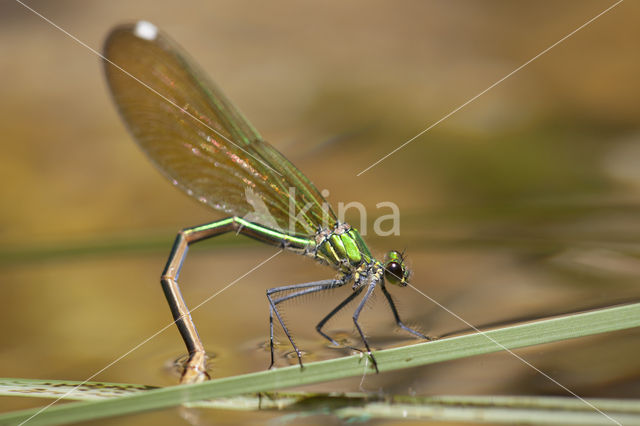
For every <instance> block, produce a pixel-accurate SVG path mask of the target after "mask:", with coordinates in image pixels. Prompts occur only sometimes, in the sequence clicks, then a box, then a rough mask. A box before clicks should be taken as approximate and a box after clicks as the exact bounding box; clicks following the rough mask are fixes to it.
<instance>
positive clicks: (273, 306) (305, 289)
mask: <svg viewBox="0 0 640 426" xmlns="http://www.w3.org/2000/svg"><path fill="white" fill-rule="evenodd" d="M346 281H347V278H346V277H345V278H342V279H333V280H322V281H315V282H311V283H304V284H294V285H287V286H283V287H276V288H271V289H269V290H267V299H268V300H269V347H270V349H271V363H270V364H269V368H272V367H273V364H274V362H275V359H274V355H273V314H274V313H275V315H276V318H278V322H280V325H281V326H282V329H283V330H284V333H285V334H286V335H287V338H288V339H289V342H291V345H292V346H293V349H294V350H295V351H296V355H297V356H298V363H299V364H300V368H302V353H301V352H300V349H298V347H297V346H296V344H295V343H294V341H293V337H291V333H290V332H289V329H288V328H287V326H286V325H285V323H284V320H283V319H282V316H281V315H280V312H279V311H278V307H277V305H278V304H280V303H282V302H284V301H287V300H291V299H294V298H296V297H300V296H304V295H305V294H311V293H316V292H318V291H323V290H330V289H332V288H336V287H341V286H343V285H344V284H345V282H346ZM289 291H293V293H290V294H287V295H286V296H282V297H279V298H276V299H274V297H273V296H274V295H275V294H277V293H282V292H289Z"/></svg>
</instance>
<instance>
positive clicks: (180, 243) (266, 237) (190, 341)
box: [161, 217, 308, 383]
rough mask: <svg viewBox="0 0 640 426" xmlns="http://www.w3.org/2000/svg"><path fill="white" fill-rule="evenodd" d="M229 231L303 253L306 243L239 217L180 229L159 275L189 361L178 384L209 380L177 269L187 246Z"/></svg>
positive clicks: (204, 359) (205, 359)
mask: <svg viewBox="0 0 640 426" xmlns="http://www.w3.org/2000/svg"><path fill="white" fill-rule="evenodd" d="M231 231H236V232H238V233H241V234H244V235H247V236H249V237H252V238H255V239H258V240H260V241H263V242H266V243H268V244H272V245H280V246H282V247H290V248H294V249H299V250H305V247H306V244H308V241H307V240H304V239H297V238H295V237H291V236H288V235H286V234H283V233H280V232H278V231H274V230H272V229H269V228H265V227H263V226H261V225H258V224H255V223H251V222H247V221H246V220H244V219H242V218H239V217H230V218H227V219H223V220H220V221H217V222H213V223H209V224H206V225H202V226H196V227H194V228H188V229H184V230H182V231H180V232H179V233H178V236H177V237H176V241H175V243H174V245H173V249H172V250H171V254H170V255H169V260H168V261H167V266H166V267H165V269H164V272H163V273H162V278H161V282H162V289H163V290H164V294H165V296H166V297H167V301H168V302H169V307H170V308H171V313H172V314H173V319H174V321H175V323H176V325H177V326H178V330H179V331H180V335H181V336H182V339H183V340H184V343H185V345H186V346H187V350H188V351H189V360H188V361H187V364H186V366H185V369H184V372H183V373H182V378H181V379H180V383H197V382H202V381H204V380H207V379H208V378H209V375H208V374H207V371H206V370H207V369H206V364H207V356H206V353H205V350H204V346H203V344H202V341H201V340H200V337H199V336H198V332H197V330H196V326H195V325H194V323H193V319H192V318H191V313H190V311H189V309H188V308H187V305H186V303H185V302H184V298H183V297H182V294H181V293H180V287H179V286H178V276H179V275H180V268H181V267H182V263H183V262H184V259H185V257H186V255H187V250H188V249H189V245H190V244H192V243H195V242H198V241H202V240H205V239H207V238H211V237H214V236H216V235H220V234H224V233H226V232H231Z"/></svg>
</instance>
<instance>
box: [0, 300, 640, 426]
mask: <svg viewBox="0 0 640 426" xmlns="http://www.w3.org/2000/svg"><path fill="white" fill-rule="evenodd" d="M637 326H640V303H636V304H631V305H623V306H616V307H611V308H606V309H600V310H596V311H590V312H585V313H579V314H572V315H567V316H563V317H558V318H551V319H546V320H540V321H536V322H531V323H527V324H520V325H515V326H509V327H504V328H499V329H495V330H490V331H487V332H485V333H484V335H483V334H477V333H475V334H469V335H465V336H458V337H453V338H448V339H442V340H437V341H434V342H427V343H421V344H417V345H412V346H405V347H402V348H393V349H387V350H382V351H377V352H376V358H377V360H378V366H379V368H380V371H381V372H384V371H391V370H397V369H402V368H408V367H416V366H420V365H426V364H431V363H436V362H441V361H447V360H452V359H458V358H463V357H468V356H473V355H479V354H485V353H491V352H497V351H500V350H501V349H502V348H501V347H500V346H497V345H496V344H495V343H494V342H493V341H491V340H489V339H488V338H487V336H489V337H490V338H491V339H493V340H495V341H497V342H499V343H500V344H501V345H503V346H504V347H506V348H509V349H515V348H521V347H525V346H531V345H537V344H542V343H549V342H555V341H559V340H567V339H572V338H576V337H582V336H588V335H592V334H598V333H604V332H608V331H614V330H622V329H628V328H632V327H637ZM365 371H367V372H368V373H369V374H371V363H367V362H366V358H361V357H359V356H350V357H344V358H340V359H335V360H329V361H321V362H315V363H309V364H306V365H305V369H304V370H302V371H301V370H300V369H299V367H297V366H292V367H286V368H280V369H276V370H271V371H261V372H258V373H252V374H246V375H242V376H235V377H226V378H222V379H215V380H211V381H209V382H206V383H198V384H194V385H183V386H171V387H166V388H160V389H154V390H149V391H145V392H139V393H136V394H134V395H130V396H123V397H120V398H111V399H107V400H102V401H83V402H76V403H69V404H64V405H56V406H53V407H51V408H49V409H47V410H45V411H43V412H42V413H40V414H39V415H38V416H37V417H35V418H33V419H32V420H30V421H29V424H30V425H35V424H59V423H69V422H74V421H82V420H90V419H97V418H103V417H110V416H116V415H124V414H131V413H137V412H142V411H149V410H154V409H160V408H166V407H172V406H177V405H180V404H183V403H186V402H193V401H199V400H202V399H210V398H216V397H229V396H235V395H240V394H246V393H253V392H265V391H273V390H276V389H282V388H287V387H292V386H301V385H306V384H311V383H319V382H324V381H329V380H335V379H340V378H345V377H353V376H361V375H362V374H363V373H364V372H365ZM37 411H38V410H37V409H35V410H34V409H32V410H25V411H19V412H14V413H7V414H4V415H2V416H0V423H1V424H7V423H9V424H13V423H18V422H20V421H23V420H26V419H27V418H29V417H30V416H32V415H34V414H35V413H36V412H37Z"/></svg>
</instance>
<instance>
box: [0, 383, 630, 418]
mask: <svg viewBox="0 0 640 426" xmlns="http://www.w3.org/2000/svg"><path fill="white" fill-rule="evenodd" d="M78 385H80V386H81V387H80V389H81V391H79V392H74V393H72V394H71V395H69V397H68V398H69V399H77V400H96V399H104V398H116V397H118V396H125V395H133V394H135V393H139V392H144V391H147V390H151V389H154V388H152V387H147V386H143V385H131V384H119V383H100V382H89V383H84V384H81V382H72V381H59V380H27V379H0V395H5V396H17V395H19V396H32V397H39V398H58V397H60V396H62V395H64V393H65V392H67V391H69V390H71V389H72V388H73V387H74V386H78ZM589 403H590V404H593V405H594V406H595V407H597V408H598V409H599V410H601V411H603V412H606V413H607V415H609V416H612V417H613V418H615V419H616V420H617V421H619V422H621V423H622V424H625V425H628V424H640V401H634V400H616V399H589ZM187 405H188V406H189V407H197V408H210V409H218V410H225V409H226V410H244V411H251V410H278V411H285V412H299V411H302V410H304V412H305V413H313V412H323V413H326V412H327V410H328V409H329V410H331V413H332V414H333V415H335V416H337V417H340V418H342V419H345V420H347V419H357V418H360V419H364V418H366V419H374V418H377V419H381V418H384V419H396V420H400V419H403V420H444V421H477V420H478V419H483V421H484V422H496V423H507V424H514V423H524V424H531V423H554V424H559V423H561V424H579V425H583V424H606V423H607V422H608V420H607V419H606V418H605V417H603V416H602V414H600V413H598V412H597V411H594V410H593V409H592V408H591V407H589V406H588V405H586V404H584V403H583V402H582V401H580V400H578V399H576V398H570V397H538V396H536V397H523V396H436V397H411V396H392V395H377V394H365V393H355V392H353V393H335V394H325V393H308V392H282V393H270V392H266V393H262V394H261V395H260V396H258V395H239V396H235V397H229V398H216V399H209V400H205V401H196V402H191V403H188V404H187Z"/></svg>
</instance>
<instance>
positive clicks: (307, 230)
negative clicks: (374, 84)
mask: <svg viewBox="0 0 640 426" xmlns="http://www.w3.org/2000/svg"><path fill="white" fill-rule="evenodd" d="M104 69H105V73H106V78H107V82H108V85H109V88H110V89H111V93H112V95H113V99H114V100H115V103H116V105H117V108H118V110H119V112H120V115H121V116H122V118H123V120H124V122H125V123H126V126H127V127H128V129H129V131H130V133H131V134H132V135H133V138H134V139H135V140H136V141H137V143H138V144H139V145H140V147H141V148H142V150H143V151H144V152H145V153H146V154H147V156H149V158H151V160H152V161H153V162H154V163H155V165H156V166H157V168H158V169H160V171H161V172H162V173H163V174H164V175H165V176H166V177H167V178H169V180H171V182H173V184H174V185H175V186H177V187H178V188H180V189H181V190H183V191H185V192H186V193H187V194H188V195H190V196H192V197H195V198H196V199H198V200H199V201H201V202H203V203H205V204H208V205H209V206H211V207H212V208H214V209H216V210H220V211H223V212H225V213H227V214H230V215H231V217H229V218H227V219H223V220H218V221H215V222H212V223H208V224H205V225H201V226H196V227H192V228H186V229H183V230H182V231H180V232H179V233H178V236H177V238H176V240H175V243H174V246H173V249H172V251H171V254H170V256H169V260H168V262H167V265H166V267H165V269H164V272H163V273H162V278H161V283H162V288H163V290H164V293H165V295H166V298H167V301H168V302H169V306H170V308H171V312H172V314H173V318H174V320H175V322H176V324H177V326H178V329H179V331H180V334H181V336H182V338H183V340H184V342H185V344H186V347H187V350H188V352H189V358H188V361H187V364H186V366H185V369H184V372H183V374H182V378H181V382H182V383H193V382H199V381H203V380H205V379H207V378H209V375H208V374H207V371H206V357H207V356H206V353H205V350H204V346H203V344H202V341H201V340H200V338H199V336H198V333H197V331H196V327H195V325H194V323H193V320H192V318H191V316H190V313H189V309H188V308H187V305H186V304H185V302H184V299H183V297H182V294H181V292H180V288H179V286H178V282H177V280H178V275H179V273H180V268H181V266H182V263H183V261H184V259H185V256H186V253H187V249H188V246H189V245H190V244H193V243H195V242H198V241H202V240H204V239H207V238H211V237H214V236H216V235H220V234H223V233H227V232H236V233H239V234H243V235H246V236H249V237H252V238H255V239H257V240H259V241H262V242H264V243H267V244H271V245H274V246H280V247H282V248H283V249H284V250H287V251H291V252H294V253H298V254H301V255H303V256H306V257H311V258H312V259H314V260H316V261H318V262H320V263H323V264H326V265H329V266H331V267H333V268H334V269H335V270H336V271H337V275H336V277H335V278H333V279H325V280H320V281H315V282H310V283H304V284H294V285H287V286H283V287H276V288H272V289H270V290H268V291H267V299H268V302H269V324H270V336H269V338H270V349H271V364H270V366H269V368H271V367H272V366H273V365H274V349H273V343H274V337H273V317H274V315H275V317H276V318H277V320H278V321H279V323H280V325H281V326H282V329H283V330H284V332H285V334H286V335H287V337H288V338H289V341H290V342H291V345H292V346H293V348H294V350H295V352H296V354H297V356H298V361H299V363H300V366H301V367H302V353H301V352H300V350H299V349H298V347H297V346H296V344H295V343H294V341H293V339H292V337H291V334H290V333H289V330H288V329H287V326H286V325H285V322H284V321H283V319H282V316H281V314H280V311H279V310H278V305H279V304H280V303H282V302H284V301H286V300H291V299H294V298H296V297H299V296H303V295H307V294H310V293H316V292H320V291H323V290H329V289H334V288H337V287H342V286H344V285H346V284H348V283H352V291H351V293H350V294H349V295H348V296H347V298H346V299H344V301H342V302H341V303H340V304H339V305H338V306H336V307H335V308H334V309H333V310H331V311H330V312H329V313H328V314H327V315H326V316H325V317H324V318H323V319H322V320H321V321H320V322H319V323H318V324H317V326H316V330H317V331H318V333H320V334H321V335H322V336H323V337H324V338H326V339H327V340H329V341H330V342H331V343H332V344H334V345H338V343H337V342H336V340H334V339H333V338H332V337H331V336H330V335H329V334H327V333H326V332H324V331H323V327H324V325H325V324H326V323H327V321H329V319H330V318H332V317H333V316H334V315H335V314H336V313H337V312H338V311H340V310H341V309H343V308H344V307H345V306H347V305H348V304H349V303H350V302H352V301H353V300H354V299H355V298H357V297H358V296H360V295H361V294H362V293H363V292H364V295H363V296H362V298H361V300H360V302H359V303H358V305H357V307H356V309H355V311H354V314H353V322H354V324H355V327H356V329H357V331H358V333H359V335H360V338H361V339H362V342H363V344H364V347H365V349H366V353H367V354H368V356H369V357H370V359H371V361H372V364H373V367H374V368H375V370H376V371H378V365H377V362H376V360H375V358H374V356H373V355H372V353H371V348H370V346H369V343H368V342H367V339H366V337H365V335H364V333H363V331H362V329H361V327H360V325H359V323H358V318H359V316H360V312H361V311H362V308H363V307H364V305H365V303H366V301H367V299H368V298H369V297H370V296H371V294H372V293H373V291H374V290H375V289H376V288H377V287H378V286H379V287H380V289H381V290H382V293H383V294H384V296H385V298H386V300H387V302H388V303H389V305H390V307H391V311H392V313H393V316H394V318H395V322H396V323H397V325H398V326H399V327H401V328H402V329H404V330H406V331H408V332H409V333H412V334H413V335H415V336H417V337H419V338H422V339H428V338H427V336H425V335H423V334H422V333H420V332H418V331H416V330H413V329H411V328H409V327H407V326H406V325H405V324H403V322H402V321H401V320H400V317H399V315H398V311H397V309H396V307H395V305H394V302H393V299H392V298H391V294H390V293H389V291H388V290H387V288H386V287H385V283H390V284H394V285H398V286H406V285H407V280H408V278H409V270H408V268H407V267H406V265H405V262H404V258H403V255H402V254H401V253H400V252H398V251H390V252H389V253H387V255H386V259H385V261H384V262H380V261H378V260H376V259H374V258H373V256H372V255H371V252H370V251H369V248H368V247H367V245H366V244H365V242H364V241H363V239H362V238H361V236H360V234H359V233H358V231H357V230H356V229H355V228H352V227H350V226H349V225H348V224H346V223H340V222H339V221H338V219H337V217H336V215H335V213H334V212H333V210H332V209H331V207H330V206H329V204H328V203H327V202H326V201H325V199H324V198H323V197H322V195H321V194H320V192H319V191H318V190H317V189H316V187H315V186H314V185H313V183H311V181H310V180H309V179H308V178H307V177H306V176H305V175H303V174H302V172H300V171H299V170H298V169H297V168H296V167H295V166H294V165H293V164H291V162H290V161H289V160H287V159H286V158H285V157H284V156H283V155H282V154H280V153H279V152H278V151H277V150H276V149H275V148H274V147H272V146H271V145H270V144H269V143H267V142H265V141H264V140H263V139H262V137H261V136H260V134H259V133H258V132H257V131H256V130H255V129H254V128H253V127H252V126H251V124H249V122H248V121H247V120H246V119H245V118H244V117H243V116H242V115H241V114H240V112H239V111H238V110H237V109H236V108H235V107H234V106H233V105H232V104H231V103H230V102H229V100H227V98H226V97H225V96H224V95H223V94H222V92H221V91H220V90H219V89H218V87H216V86H215V85H214V84H213V83H212V82H211V81H210V80H209V79H208V78H207V77H206V76H205V74H204V73H203V72H202V71H201V70H200V68H199V67H198V66H197V65H196V64H195V63H194V62H193V61H192V60H191V59H189V58H188V56H187V55H186V53H185V52H184V51H183V50H182V49H181V48H180V47H179V46H178V45H177V44H176V43H175V42H173V41H172V40H171V39H170V38H169V37H167V36H166V35H165V34H163V33H162V32H160V31H159V30H158V29H157V28H156V27H155V26H154V25H152V24H150V23H148V22H144V21H140V22H138V23H136V24H130V25H123V26H119V27H116V28H115V29H113V30H112V32H111V33H110V34H109V36H108V38H107V40H106V43H105V46H104ZM291 205H293V206H294V207H295V208H296V209H297V210H294V211H293V212H291V211H290V210H291V209H290V206H291ZM292 213H293V215H292ZM293 219H295V220H293Z"/></svg>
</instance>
